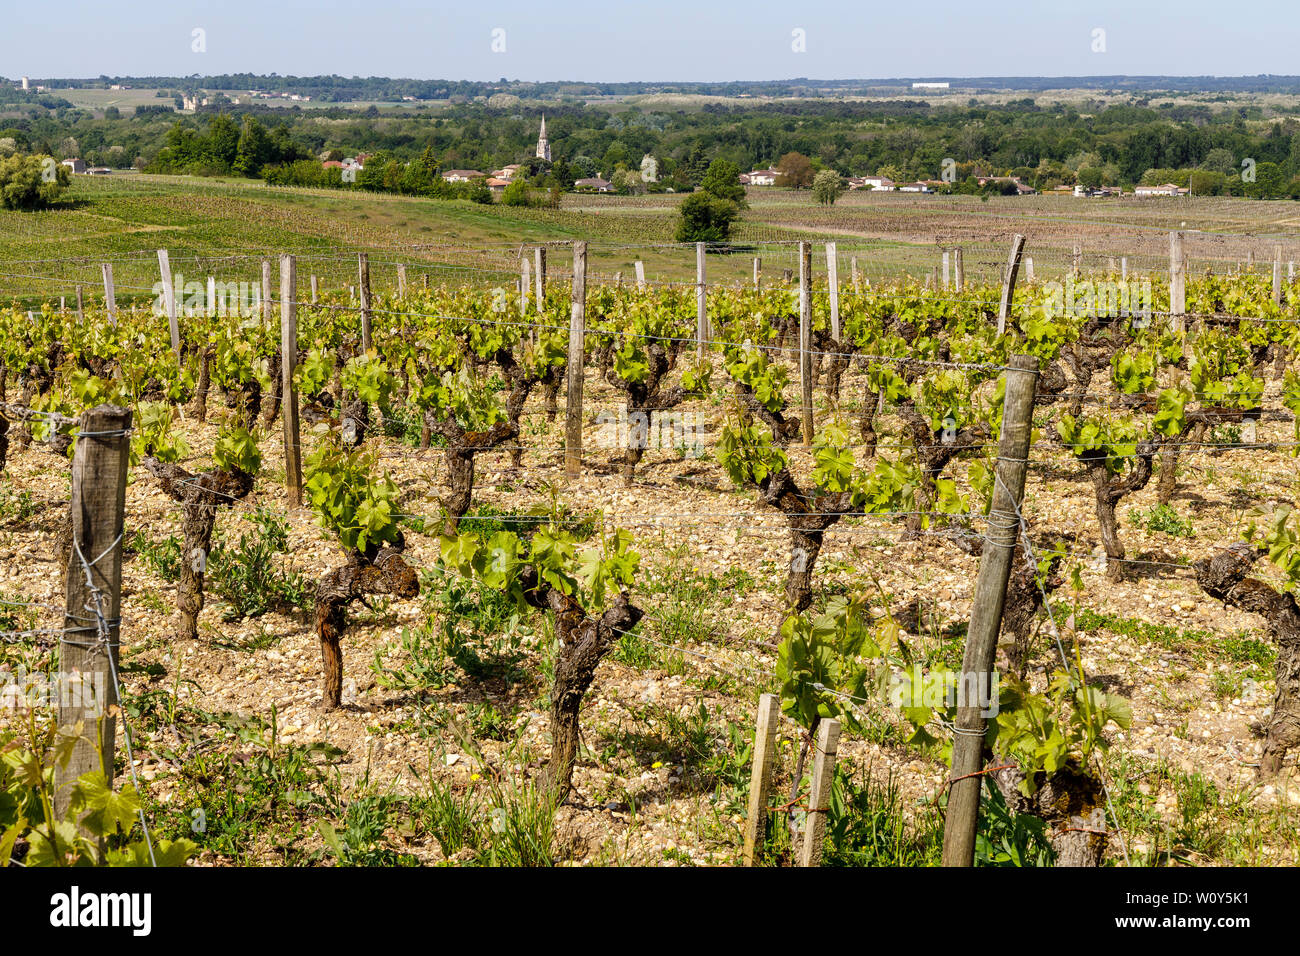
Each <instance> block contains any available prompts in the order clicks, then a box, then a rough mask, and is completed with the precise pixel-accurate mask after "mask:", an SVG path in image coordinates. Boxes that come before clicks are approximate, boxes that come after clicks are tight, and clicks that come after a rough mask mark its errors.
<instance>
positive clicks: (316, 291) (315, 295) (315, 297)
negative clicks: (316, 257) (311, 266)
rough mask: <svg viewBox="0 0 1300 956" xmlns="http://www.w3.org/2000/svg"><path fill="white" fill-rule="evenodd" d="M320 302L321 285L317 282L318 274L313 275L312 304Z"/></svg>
mask: <svg viewBox="0 0 1300 956" xmlns="http://www.w3.org/2000/svg"><path fill="white" fill-rule="evenodd" d="M319 301H320V285H319V283H317V281H316V273H314V272H313V273H312V274H311V304H312V305H315V304H316V303H317V302H319Z"/></svg>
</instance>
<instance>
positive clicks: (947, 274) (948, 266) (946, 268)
mask: <svg viewBox="0 0 1300 956" xmlns="http://www.w3.org/2000/svg"><path fill="white" fill-rule="evenodd" d="M940 258H941V259H942V260H943V266H942V272H943V285H942V286H941V288H942V289H943V291H944V292H947V291H948V286H949V285H950V284H951V282H952V276H951V271H952V263H951V262H950V261H949V260H951V259H952V253H950V252H949V251H948V250H947V249H945V250H943V255H942V256H941V257H940Z"/></svg>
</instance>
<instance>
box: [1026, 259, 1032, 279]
mask: <svg viewBox="0 0 1300 956" xmlns="http://www.w3.org/2000/svg"><path fill="white" fill-rule="evenodd" d="M1025 281H1026V282H1033V281H1034V257H1033V256H1025Z"/></svg>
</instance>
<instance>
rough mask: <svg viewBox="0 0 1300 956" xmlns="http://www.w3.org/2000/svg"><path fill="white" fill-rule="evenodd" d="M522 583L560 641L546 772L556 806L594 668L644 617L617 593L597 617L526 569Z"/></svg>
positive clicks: (567, 787)
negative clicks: (552, 618)
mask: <svg viewBox="0 0 1300 956" xmlns="http://www.w3.org/2000/svg"><path fill="white" fill-rule="evenodd" d="M521 583H523V585H524V594H525V595H526V598H527V600H528V602H529V603H530V604H532V605H533V606H534V607H538V608H542V609H547V610H551V611H553V612H554V613H555V631H556V634H557V635H558V637H559V641H560V650H559V654H558V655H557V656H556V659H555V683H554V685H553V687H552V689H551V740H552V745H551V760H550V764H549V766H548V767H547V771H546V776H547V781H548V784H549V786H550V787H551V789H552V790H553V792H554V794H555V802H556V805H559V804H561V803H563V802H564V801H565V800H567V799H568V797H569V793H570V792H571V791H572V789H573V768H574V766H575V765H576V764H577V760H578V746H579V744H580V742H581V727H580V724H579V716H580V712H581V710H582V700H583V697H584V696H585V695H586V693H587V690H588V689H589V688H590V687H591V683H592V681H593V680H594V679H595V675H596V667H597V665H599V664H600V661H601V658H603V657H604V656H605V654H606V652H608V650H609V649H610V647H612V646H613V645H614V644H615V643H616V642H617V641H618V639H619V637H620V636H621V635H622V634H624V633H625V632H627V631H630V630H631V629H632V628H633V627H635V626H636V624H637V622H638V621H640V620H641V617H642V615H643V612H642V611H641V609H640V608H638V607H635V606H634V605H633V604H631V602H630V601H629V598H628V595H627V592H622V593H620V594H619V595H618V596H617V597H615V598H614V600H613V602H612V603H611V604H610V607H609V608H608V609H607V610H606V611H605V612H604V613H603V614H601V615H600V616H599V617H592V616H589V615H588V614H587V613H586V612H585V611H584V610H583V609H582V606H581V605H580V604H579V603H578V601H577V600H576V599H575V598H574V597H573V595H570V594H563V593H561V592H560V591H557V590H555V589H554V588H552V587H550V586H549V585H546V584H541V585H540V587H539V585H538V580H537V577H536V571H535V569H533V568H531V567H530V568H529V569H527V572H526V573H525V574H524V575H523V579H522V582H521Z"/></svg>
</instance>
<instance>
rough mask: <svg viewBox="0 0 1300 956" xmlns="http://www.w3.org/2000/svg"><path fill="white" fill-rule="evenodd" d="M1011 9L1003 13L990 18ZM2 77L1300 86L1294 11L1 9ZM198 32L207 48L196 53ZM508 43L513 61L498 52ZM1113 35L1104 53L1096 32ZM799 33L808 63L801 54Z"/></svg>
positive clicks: (499, 1)
mask: <svg viewBox="0 0 1300 956" xmlns="http://www.w3.org/2000/svg"><path fill="white" fill-rule="evenodd" d="M1000 10H1001V11H1005V13H997V12H995V11H1000ZM0 23H3V24H4V32H3V34H0V75H3V76H9V77H17V76H21V75H24V74H26V75H30V76H33V77H37V76H51V77H64V76H98V75H100V74H109V75H181V76H188V75H190V74H194V73H199V74H215V73H226V72H242V71H248V72H254V73H271V72H275V73H280V74H298V75H303V74H317V73H338V74H342V75H345V76H352V75H360V76H372V75H373V76H409V77H416V78H425V79H433V78H450V79H471V80H495V79H498V78H499V77H503V76H504V77H507V78H509V79H523V80H557V79H573V80H609V81H620V80H623V81H626V80H682V81H685V80H703V81H716V80H755V79H789V78H792V77H800V76H804V77H814V78H836V79H844V78H863V77H893V76H1009V75H1020V76H1080V75H1096V74H1130V75H1132V74H1172V75H1200V74H1214V75H1219V76H1228V75H1241V74H1248V75H1253V74H1258V73H1288V74H1296V73H1300V43H1298V42H1297V41H1298V40H1300V15H1298V14H1297V8H1296V0H1248V2H1246V3H1238V4H1232V3H1224V2H1223V0H1179V2H1163V0H1159V2H1153V0H1131V2H1127V3H1124V2H1111V0H1098V2H1089V3H1080V2H1075V0H1062V2H1043V3H1032V2H1031V3H1025V4H1021V5H1014V4H999V3H977V2H970V0H962V2H946V0H940V2H931V3H924V4H923V3H892V4H884V3H880V2H870V3H867V2H853V0H844V2H840V3H825V2H804V3H790V2H785V3H775V2H766V0H739V2H737V0H729V2H726V3H725V4H717V3H703V2H699V0H643V2H640V3H621V2H619V0H603V2H599V3H597V2H591V0H568V2H563V0H553V2H545V0H528V2H518V0H495V2H490V3H489V2H477V3H470V2H464V0H460V2H456V3H429V2H423V3H421V2H415V0H365V2H356V0H353V2H344V0H313V2H299V0H291V2H276V0H262V2H249V0H209V2H194V0H189V2H186V0H179V2H178V0H97V2H87V0H58V2H31V0H0ZM195 28H201V29H203V30H205V31H206V42H207V51H206V52H204V53H196V52H193V51H192V49H191V46H192V41H191V34H192V31H193V30H194V29H195ZM496 29H501V30H504V31H505V32H504V45H505V52H503V53H494V52H493V50H492V42H493V30H496ZM1097 29H1101V30H1104V31H1105V35H1104V41H1105V51H1104V52H1094V50H1093V46H1094V45H1095V40H1094V35H1093V31H1094V30H1097ZM795 30H803V31H804V36H805V38H806V43H805V46H806V50H805V52H801V53H800V52H795V51H794V50H793V49H792V43H793V42H794V39H793V31H795Z"/></svg>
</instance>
